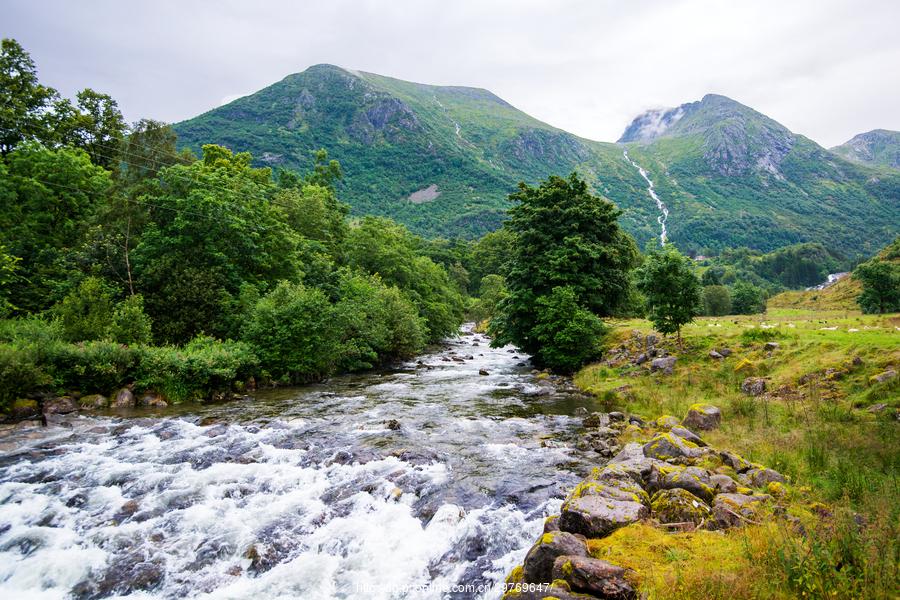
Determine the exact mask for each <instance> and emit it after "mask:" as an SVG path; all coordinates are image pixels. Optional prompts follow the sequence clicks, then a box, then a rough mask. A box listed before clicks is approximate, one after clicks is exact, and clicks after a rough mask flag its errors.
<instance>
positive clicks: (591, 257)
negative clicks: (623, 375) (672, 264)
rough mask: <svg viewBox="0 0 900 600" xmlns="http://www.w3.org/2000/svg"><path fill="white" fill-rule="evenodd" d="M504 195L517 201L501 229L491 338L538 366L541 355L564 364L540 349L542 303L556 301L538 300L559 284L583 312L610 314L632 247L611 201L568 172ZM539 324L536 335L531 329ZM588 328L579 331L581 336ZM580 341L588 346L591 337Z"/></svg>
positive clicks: (621, 294)
mask: <svg viewBox="0 0 900 600" xmlns="http://www.w3.org/2000/svg"><path fill="white" fill-rule="evenodd" d="M510 200H512V201H514V202H517V204H516V205H515V206H513V207H512V208H511V209H510V210H509V215H510V218H509V220H508V221H507V222H506V224H505V225H504V227H505V228H507V229H508V230H509V231H510V232H511V234H512V237H513V239H514V240H515V241H514V247H513V251H512V254H511V256H510V258H509V267H508V273H507V276H506V285H507V288H508V294H507V296H506V298H505V299H504V300H503V301H502V302H501V303H500V306H499V308H498V314H497V315H496V316H495V317H494V318H493V319H492V320H491V326H490V331H491V333H492V335H493V336H494V338H493V342H492V343H493V344H495V345H504V344H508V343H514V344H516V345H518V346H519V347H521V348H522V349H523V350H525V351H526V352H528V353H529V354H531V355H532V356H533V357H535V359H536V361H537V362H538V363H539V364H541V363H544V362H545V361H546V360H547V359H550V360H551V361H552V362H553V364H555V365H563V364H570V363H566V361H564V360H562V359H561V357H560V356H558V355H553V357H552V358H551V357H550V356H544V354H543V353H542V344H543V343H544V342H545V341H546V340H548V339H550V337H551V336H550V332H549V331H548V330H547V327H548V321H547V320H546V319H545V318H543V317H542V316H541V311H542V307H549V306H557V305H558V304H559V302H561V298H559V297H557V298H555V299H554V300H552V301H551V300H549V299H547V300H546V301H542V300H541V299H542V298H544V297H549V296H551V294H553V293H554V289H555V288H565V289H567V290H568V292H566V294H568V293H569V292H571V293H572V294H574V298H575V302H576V304H577V305H578V306H579V307H580V308H582V309H584V310H586V311H587V312H588V313H591V314H593V315H596V316H599V317H602V316H609V315H612V314H614V312H615V311H616V310H617V309H619V308H620V307H621V306H622V305H623V303H624V301H625V299H626V298H627V297H628V291H629V287H630V283H631V282H630V278H629V270H630V269H631V268H632V267H633V266H634V265H635V263H636V261H637V257H638V252H637V248H636V247H635V245H634V242H633V241H632V240H631V238H630V237H628V236H627V235H626V234H625V233H623V232H622V230H621V229H619V225H618V223H617V220H616V219H617V218H618V216H619V214H620V213H619V211H618V210H617V209H616V208H615V206H613V204H612V203H611V202H609V201H607V200H605V199H603V198H601V197H598V196H594V195H592V194H591V193H590V192H589V191H588V188H587V184H586V183H585V182H584V181H582V180H581V179H579V178H578V176H577V175H576V174H574V173H573V174H572V175H571V176H570V177H569V178H568V179H563V178H561V177H557V176H551V177H550V178H548V179H547V180H546V181H543V182H541V184H540V185H539V186H538V187H536V188H534V187H530V186H528V185H526V184H520V185H519V191H518V192H516V193H513V194H511V195H510ZM547 302H550V304H547ZM555 322H557V323H558V321H555ZM539 323H540V324H542V330H541V336H540V338H538V336H537V332H536V329H535V328H536V327H537V325H538V324H539ZM590 330H591V328H583V329H581V331H582V332H583V333H585V334H587V333H588V332H589V331H590ZM567 332H568V333H572V332H571V331H570V330H567ZM542 340H543V341H542ZM581 343H582V345H583V346H586V347H592V346H593V343H594V342H593V340H590V339H584V340H582V341H581ZM559 347H562V346H559ZM578 356H582V355H581V354H579V355H578ZM547 364H548V365H549V363H547Z"/></svg>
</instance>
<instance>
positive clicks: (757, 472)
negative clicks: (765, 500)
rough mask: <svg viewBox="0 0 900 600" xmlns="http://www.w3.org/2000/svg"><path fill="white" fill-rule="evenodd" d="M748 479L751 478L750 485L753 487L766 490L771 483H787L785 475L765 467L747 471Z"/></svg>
mask: <svg viewBox="0 0 900 600" xmlns="http://www.w3.org/2000/svg"><path fill="white" fill-rule="evenodd" d="M747 477H749V478H750V483H751V484H752V485H753V487H758V488H764V487H766V486H767V485H769V484H770V483H771V482H773V481H776V482H778V483H785V482H786V481H787V480H786V479H785V477H784V475H782V474H781V473H779V472H778V471H775V470H774V469H767V468H765V467H756V468H754V469H750V470H749V471H747Z"/></svg>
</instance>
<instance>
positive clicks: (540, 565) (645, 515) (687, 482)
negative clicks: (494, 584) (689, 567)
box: [504, 405, 785, 600]
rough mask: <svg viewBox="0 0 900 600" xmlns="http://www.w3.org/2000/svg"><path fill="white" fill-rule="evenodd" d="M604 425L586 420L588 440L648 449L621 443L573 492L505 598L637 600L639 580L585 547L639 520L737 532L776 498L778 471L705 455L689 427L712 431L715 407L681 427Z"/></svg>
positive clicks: (710, 451)
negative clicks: (624, 438)
mask: <svg viewBox="0 0 900 600" xmlns="http://www.w3.org/2000/svg"><path fill="white" fill-rule="evenodd" d="M610 417H611V415H604V414H602V413H593V414H591V415H588V416H586V417H585V418H584V424H585V427H586V428H587V429H588V432H587V434H586V439H590V440H595V439H602V440H603V441H604V443H605V444H606V446H607V448H612V447H617V444H616V441H617V440H618V439H619V438H618V437H617V436H616V434H617V433H618V434H619V435H620V436H621V435H622V434H624V433H628V432H629V431H631V432H633V431H640V433H641V434H642V435H643V436H645V438H644V439H647V437H648V436H649V441H646V442H645V443H635V442H631V443H627V444H625V445H624V446H623V447H621V448H620V449H618V451H617V453H616V454H615V456H613V458H612V459H611V460H610V461H609V462H608V463H607V464H606V465H605V466H602V467H597V468H595V469H594V470H593V471H592V472H591V474H590V475H589V476H588V477H587V478H586V479H585V480H584V481H582V482H581V483H580V484H579V485H578V486H576V487H575V489H574V490H572V491H571V493H570V494H569V496H568V497H567V498H566V501H565V503H564V504H563V505H562V509H561V514H560V515H559V516H553V517H550V518H549V519H547V521H546V522H545V524H544V534H543V535H542V536H541V538H540V539H539V540H538V541H537V543H536V544H535V545H534V546H533V547H532V548H531V550H529V552H528V554H527V556H526V557H525V561H524V564H523V565H522V566H521V567H517V568H516V569H515V570H514V571H513V572H512V574H511V575H510V576H509V578H508V579H507V589H508V590H509V591H508V592H507V593H506V595H505V596H504V598H505V599H509V600H512V599H527V600H531V599H535V600H536V599H539V598H558V599H560V600H565V599H569V598H572V599H574V598H613V599H635V598H638V597H639V594H638V590H637V585H638V583H639V581H638V575H637V574H636V573H634V572H631V571H629V570H628V569H625V568H623V567H621V566H618V565H614V564H611V563H609V562H607V561H604V560H601V559H600V557H599V556H591V553H590V544H589V543H588V542H589V540H591V539H597V538H603V537H606V536H608V535H610V534H611V533H613V532H614V531H616V530H617V529H620V528H623V527H628V526H629V525H631V524H633V523H637V522H639V521H644V522H650V523H654V524H656V525H659V526H660V527H663V528H665V529H667V530H693V529H698V528H702V529H710V530H719V529H727V528H731V527H739V526H742V525H744V524H746V523H752V522H754V521H755V519H756V518H757V515H758V513H759V510H760V508H761V507H762V506H763V505H764V504H766V503H767V502H769V501H771V500H772V496H773V495H778V494H780V493H782V491H783V484H784V483H785V478H784V477H783V476H782V475H781V474H780V473H778V472H777V471H773V470H772V469H768V468H766V467H764V466H762V465H756V464H753V463H751V462H749V461H747V460H745V459H744V458H742V457H741V456H739V455H737V454H734V453H732V452H727V451H718V450H716V449H714V448H711V447H709V446H708V445H707V444H706V443H705V442H704V441H703V440H702V439H701V438H700V436H699V435H697V434H696V433H695V432H693V431H691V429H689V428H688V427H692V428H697V429H707V430H708V429H713V428H715V427H718V426H719V423H720V422H721V412H720V411H719V409H718V408H716V407H715V406H711V405H694V406H692V407H691V408H690V410H689V411H688V414H687V416H686V417H685V419H684V420H683V421H681V422H679V421H678V419H676V418H675V417H671V416H664V417H660V418H659V419H657V420H656V421H654V422H653V423H652V424H651V426H648V427H643V428H641V427H640V425H639V424H643V419H640V418H634V417H632V418H626V417H625V416H624V415H621V418H619V417H618V416H617V417H616V418H610ZM753 488H756V489H753ZM534 584H544V585H543V586H536V585H534Z"/></svg>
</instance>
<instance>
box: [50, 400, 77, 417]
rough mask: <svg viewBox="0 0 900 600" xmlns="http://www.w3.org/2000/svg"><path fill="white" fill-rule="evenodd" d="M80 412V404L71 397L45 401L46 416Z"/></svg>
mask: <svg viewBox="0 0 900 600" xmlns="http://www.w3.org/2000/svg"><path fill="white" fill-rule="evenodd" d="M76 410H78V404H76V403H75V400H74V399H73V398H72V397H71V396H60V397H58V398H51V399H49V400H44V414H51V415H52V414H59V415H64V414H66V413H71V412H75V411H76Z"/></svg>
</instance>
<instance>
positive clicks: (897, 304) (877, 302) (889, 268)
mask: <svg viewBox="0 0 900 600" xmlns="http://www.w3.org/2000/svg"><path fill="white" fill-rule="evenodd" d="M853 276H854V277H855V278H856V279H858V280H859V281H861V282H862V286H863V289H862V292H861V293H860V295H859V298H857V302H858V303H859V306H860V307H861V308H862V310H863V312H865V313H882V314H883V313H889V312H897V311H900V262H892V261H887V260H880V259H878V258H874V259H872V260H870V261H868V262H864V263H862V264H861V265H859V266H858V267H856V269H854V271H853Z"/></svg>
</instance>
